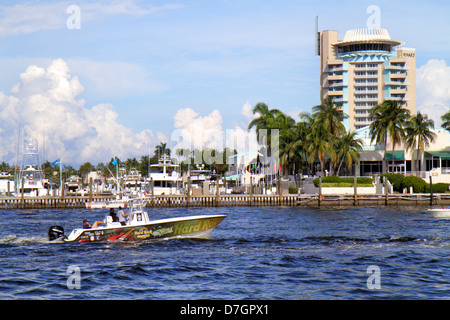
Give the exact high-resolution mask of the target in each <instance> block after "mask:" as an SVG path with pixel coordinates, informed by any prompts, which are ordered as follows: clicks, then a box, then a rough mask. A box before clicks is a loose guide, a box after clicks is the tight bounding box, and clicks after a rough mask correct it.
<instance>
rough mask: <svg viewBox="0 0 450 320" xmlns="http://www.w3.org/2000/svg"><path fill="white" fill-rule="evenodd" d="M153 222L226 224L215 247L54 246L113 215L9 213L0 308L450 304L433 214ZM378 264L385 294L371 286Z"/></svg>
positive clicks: (2, 241) (442, 233) (276, 212)
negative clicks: (148, 303)
mask: <svg viewBox="0 0 450 320" xmlns="http://www.w3.org/2000/svg"><path fill="white" fill-rule="evenodd" d="M148 211H149V212H150V214H151V216H152V217H153V218H164V217H175V216H187V215H196V214H216V213H220V214H226V215H227V218H226V219H225V220H224V221H222V223H221V224H219V226H218V227H217V228H216V229H215V230H214V231H213V233H212V238H211V239H195V240H194V239H171V240H156V241H155V240H153V241H149V242H146V243H140V244H129V243H101V244H88V243H83V244H67V243H66V244H55V243H48V241H47V229H48V227H49V226H50V225H62V226H63V227H64V228H65V230H66V234H68V233H69V232H70V231H71V230H72V229H73V228H76V227H81V224H82V219H84V218H86V219H88V220H89V221H90V222H94V221H95V220H101V219H102V218H103V215H104V214H106V210H91V211H89V210H83V209H81V210H80V209H77V210H57V209H54V210H42V209H41V210H3V211H0V216H1V219H0V269H1V273H0V299H133V300H134V299H182V300H184V299H232V300H236V299H289V300H291V299H448V298H450V284H449V283H450V281H449V280H450V279H449V276H448V274H449V273H450V259H449V250H450V220H446V219H438V218H434V217H433V216H431V215H430V214H428V213H426V207H417V206H415V207H396V206H391V207H383V206H379V207H356V208H353V207H348V208H329V207H326V208H325V207H324V208H304V207H301V208H300V207H289V208H276V207H231V208H190V209H186V208H164V209H148ZM373 265H374V266H378V267H379V270H380V273H379V279H380V289H369V288H368V286H367V280H368V277H369V276H370V274H368V273H367V269H368V267H369V266H373ZM69 267H71V268H79V269H78V270H79V271H80V273H79V275H80V277H79V279H80V281H79V286H80V289H76V288H75V289H69V288H68V279H69V277H70V276H73V275H75V273H70V272H69V273H68V272H67V269H68V268H69ZM70 279H72V280H73V278H70ZM72 280H70V281H69V285H70V284H76V282H73V281H72Z"/></svg>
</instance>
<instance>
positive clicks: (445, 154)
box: [425, 151, 450, 159]
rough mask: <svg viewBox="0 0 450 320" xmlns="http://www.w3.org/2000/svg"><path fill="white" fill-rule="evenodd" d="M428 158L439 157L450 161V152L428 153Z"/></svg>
mask: <svg viewBox="0 0 450 320" xmlns="http://www.w3.org/2000/svg"><path fill="white" fill-rule="evenodd" d="M425 157H426V158H432V157H436V158H437V157H439V158H441V159H450V151H426V152H425Z"/></svg>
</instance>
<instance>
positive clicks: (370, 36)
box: [333, 28, 404, 52]
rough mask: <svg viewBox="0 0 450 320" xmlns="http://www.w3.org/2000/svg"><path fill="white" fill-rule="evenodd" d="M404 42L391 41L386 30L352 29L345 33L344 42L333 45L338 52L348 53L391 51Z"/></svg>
mask: <svg viewBox="0 0 450 320" xmlns="http://www.w3.org/2000/svg"><path fill="white" fill-rule="evenodd" d="M403 44H404V42H402V41H397V40H392V39H391V37H390V36H389V33H388V31H387V30H386V29H381V28H380V29H378V28H369V29H367V28H366V29H353V30H348V31H347V32H346V33H345V36H344V40H342V41H339V42H336V43H333V45H335V46H337V47H338V48H339V51H340V52H349V51H367V50H370V51H373V50H376V51H391V50H392V47H396V46H399V45H403Z"/></svg>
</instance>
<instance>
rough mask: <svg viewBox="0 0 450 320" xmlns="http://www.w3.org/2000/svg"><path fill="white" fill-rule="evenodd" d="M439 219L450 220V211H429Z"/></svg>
mask: <svg viewBox="0 0 450 320" xmlns="http://www.w3.org/2000/svg"><path fill="white" fill-rule="evenodd" d="M427 211H428V212H430V213H432V214H433V216H435V217H437V218H450V209H428V210H427Z"/></svg>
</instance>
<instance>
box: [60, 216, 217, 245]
mask: <svg viewBox="0 0 450 320" xmlns="http://www.w3.org/2000/svg"><path fill="white" fill-rule="evenodd" d="M225 217H226V216H225V215H209V216H193V217H183V218H173V219H161V220H154V221H152V222H150V223H147V224H142V225H127V226H120V227H111V228H109V227H107V228H95V229H82V231H81V232H79V233H77V232H75V236H74V237H73V238H72V234H71V235H70V236H69V238H67V239H66V240H65V241H66V242H108V241H122V242H131V241H132V242H136V241H144V240H151V239H158V238H172V237H180V236H181V237H183V236H185V237H199V236H206V235H207V234H208V233H210V232H211V231H212V230H213V229H214V228H215V227H216V226H217V225H218V224H219V223H220V222H221V221H222V220H223V219H224V218H225ZM74 231H76V230H74ZM78 231H80V230H78ZM73 233H74V232H73Z"/></svg>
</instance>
